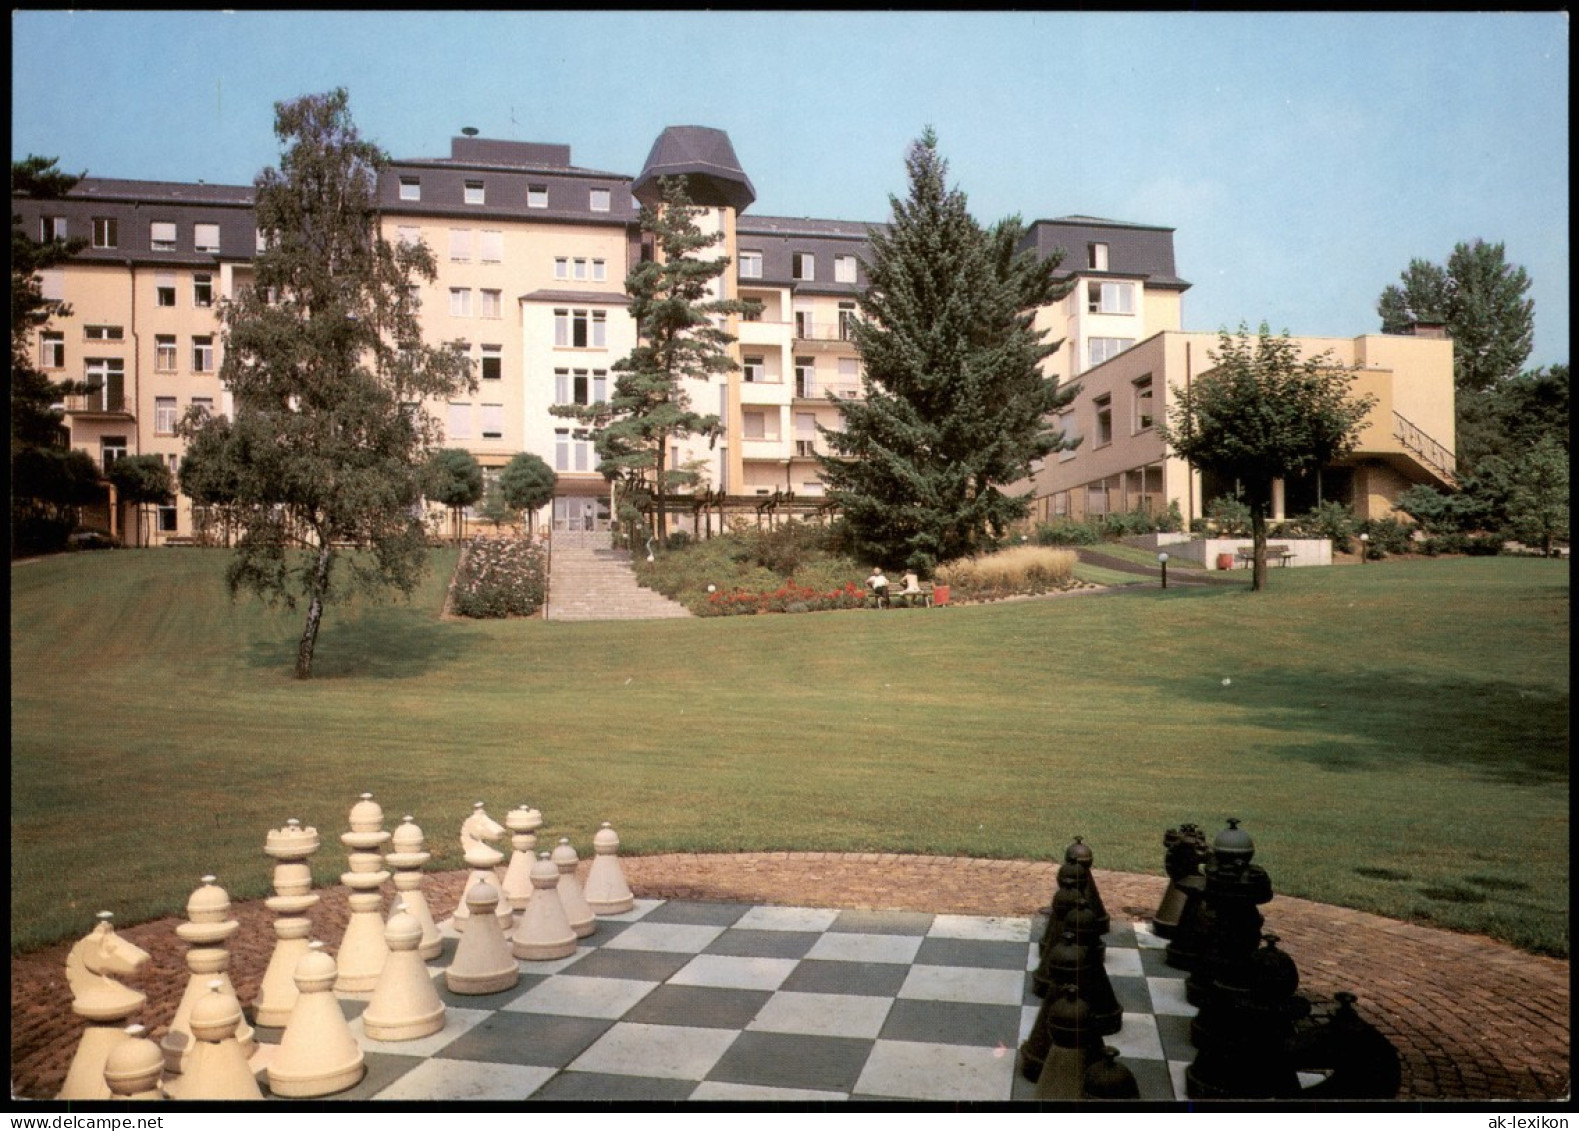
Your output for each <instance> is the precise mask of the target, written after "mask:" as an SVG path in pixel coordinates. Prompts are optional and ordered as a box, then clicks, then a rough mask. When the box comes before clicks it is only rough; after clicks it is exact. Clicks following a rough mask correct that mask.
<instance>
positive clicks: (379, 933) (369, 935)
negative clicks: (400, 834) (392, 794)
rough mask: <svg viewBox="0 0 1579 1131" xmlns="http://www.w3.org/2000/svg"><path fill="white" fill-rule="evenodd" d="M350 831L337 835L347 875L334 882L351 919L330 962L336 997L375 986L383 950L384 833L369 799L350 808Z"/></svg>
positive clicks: (376, 807)
mask: <svg viewBox="0 0 1579 1131" xmlns="http://www.w3.org/2000/svg"><path fill="white" fill-rule="evenodd" d="M350 825H351V831H350V832H347V833H342V834H341V835H340V843H341V844H343V845H345V846H346V847H347V848H349V849H350V850H351V853H350V855H349V856H348V857H347V864H348V866H349V868H350V870H349V871H347V872H343V873H341V875H340V882H341V883H342V884H344V885H345V886H346V887H348V888H350V889H351V894H350V896H349V897H348V898H347V899H346V902H347V903H348V904H350V906H351V918H350V919H349V921H347V923H346V925H345V934H344V935H342V936H340V953H339V955H338V957H337V958H336V960H335V964H336V967H337V969H338V970H339V977H338V980H337V981H336V982H335V984H334V988H335V990H336V992H338V993H344V994H362V993H367V992H368V991H369V990H371V989H372V988H373V986H374V985H376V984H377V982H378V974H379V971H381V970H382V969H383V968H384V960H385V959H386V958H387V957H388V955H389V948H388V947H387V946H385V945H384V895H383V891H382V888H383V886H384V882H385V881H386V880H388V879H389V872H388V871H386V870H385V869H384V866H383V865H384V858H383V857H382V856H381V855H379V850H380V849H382V848H383V847H384V845H385V844H386V843H387V842H388V841H389V834H388V833H387V832H385V831H384V810H383V809H382V808H381V807H380V806H379V804H378V802H376V801H374V800H373V795H372V794H371V793H364V794H362V798H361V800H360V801H358V802H357V803H356V804H355V805H353V806H351V815H350Z"/></svg>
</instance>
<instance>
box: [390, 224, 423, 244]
mask: <svg viewBox="0 0 1579 1131" xmlns="http://www.w3.org/2000/svg"><path fill="white" fill-rule="evenodd" d="M395 233H396V236H395V238H396V239H398V240H399V241H400V242H401V243H402V244H404V245H405V246H406V247H415V246H417V244H419V243H421V242H422V229H421V228H416V227H412V226H410V225H406V224H402V225H401V226H400V227H398V228H396V229H395Z"/></svg>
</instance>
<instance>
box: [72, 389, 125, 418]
mask: <svg viewBox="0 0 1579 1131" xmlns="http://www.w3.org/2000/svg"><path fill="white" fill-rule="evenodd" d="M66 411H67V412H129V411H130V409H128V408H127V405H126V394H125V393H123V392H118V391H115V390H111V389H104V388H98V389H91V390H89V391H88V392H86V393H68V394H67V395H66Z"/></svg>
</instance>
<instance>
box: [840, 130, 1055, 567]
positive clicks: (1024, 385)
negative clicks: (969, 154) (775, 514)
mask: <svg viewBox="0 0 1579 1131" xmlns="http://www.w3.org/2000/svg"><path fill="white" fill-rule="evenodd" d="M906 165H907V168H908V171H909V178H910V195H909V198H908V199H907V200H904V201H901V200H899V199H898V198H895V197H891V198H890V200H891V204H892V209H893V220H892V223H891V224H890V225H889V228H888V230H887V231H886V232H881V231H874V232H873V233H872V236H871V242H870V250H871V262H870V263H869V264H868V265H867V271H868V277H869V280H870V285H869V287H868V289H867V291H866V293H865V294H863V295H862V296H861V298H860V311H861V318H860V319H859V320H858V321H857V322H856V324H855V326H854V329H853V331H852V333H853V337H854V340H855V344H856V347H857V348H858V349H859V350H860V353H861V359H862V363H863V370H864V372H863V376H862V384H863V390H864V394H865V395H864V397H863V398H862V399H860V400H855V401H848V400H847V401H840V402H838V403H839V408H840V411H841V413H842V415H843V429H842V430H829V429H824V430H823V435H824V436H825V438H826V440H827V443H828V446H829V448H830V450H831V452H832V454H830V455H828V456H823V457H820V463H821V465H822V475H823V480H824V481H825V482H826V483H827V485H828V494H829V497H830V498H831V499H832V500H834V501H836V502H837V503H838V504H839V505H840V507H841V509H842V510H843V512H844V516H845V518H846V519H847V520H848V522H849V524H850V527H851V529H852V532H853V533H854V535H855V538H856V541H857V548H858V550H859V551H860V552H862V553H863V554H865V555H866V556H868V557H870V558H873V559H875V560H878V561H881V562H885V563H887V564H889V565H890V566H893V565H898V564H902V565H904V566H907V567H909V568H913V569H916V570H919V571H922V572H930V571H931V569H932V568H933V567H934V566H935V565H937V564H938V563H940V562H945V561H949V560H951V559H954V558H959V557H963V556H967V555H970V554H974V553H977V552H979V551H981V550H983V549H986V548H988V547H989V546H990V544H991V542H992V541H993V540H994V539H995V538H997V537H1001V536H1002V534H1003V533H1004V532H1005V531H1006V529H1007V527H1008V526H1009V525H1010V524H1011V523H1013V522H1015V521H1017V520H1019V519H1021V518H1024V517H1025V515H1026V514H1027V513H1029V494H1028V493H1026V494H1018V495H1016V494H1010V493H1008V491H1007V488H1008V486H1009V485H1010V484H1013V483H1016V482H1019V481H1022V480H1024V479H1025V478H1026V477H1027V476H1028V475H1029V474H1030V472H1031V469H1032V468H1031V464H1032V461H1033V460H1036V459H1040V458H1041V457H1043V456H1046V455H1047V454H1049V453H1050V452H1053V451H1056V450H1058V449H1059V448H1061V447H1062V446H1064V443H1065V442H1064V441H1063V439H1062V437H1061V436H1060V435H1059V433H1058V432H1057V431H1056V430H1055V429H1053V428H1052V427H1051V426H1050V425H1049V423H1048V421H1049V418H1050V414H1052V413H1053V412H1055V411H1056V410H1058V409H1060V408H1062V407H1063V406H1064V405H1066V404H1068V403H1069V401H1070V400H1072V399H1073V397H1074V396H1075V394H1076V392H1077V391H1078V390H1077V388H1076V387H1075V386H1066V387H1062V388H1060V387H1059V385H1058V384H1057V382H1056V381H1055V380H1052V379H1049V378H1047V377H1044V376H1043V375H1042V372H1041V363H1042V361H1043V360H1044V359H1045V358H1047V357H1048V356H1049V355H1051V354H1052V353H1053V352H1054V351H1055V350H1056V349H1057V343H1048V342H1045V341H1044V340H1043V335H1042V333H1041V332H1040V331H1038V330H1036V329H1034V327H1033V325H1032V322H1033V319H1034V316H1035V312H1036V309H1037V308H1038V307H1040V306H1042V305H1044V304H1046V303H1049V302H1054V301H1056V300H1058V299H1060V298H1062V297H1064V295H1066V294H1067V293H1068V291H1069V288H1070V286H1072V283H1064V284H1060V283H1057V282H1056V281H1055V280H1054V277H1053V276H1054V272H1055V270H1056V269H1057V266H1058V259H1057V258H1056V257H1050V258H1048V259H1045V260H1038V259H1037V258H1036V257H1035V256H1034V255H1032V254H1030V253H1027V252H1021V251H1019V250H1018V249H1019V244H1020V240H1021V236H1022V234H1023V229H1022V227H1021V224H1020V221H1019V219H1018V218H1017V217H1016V218H1010V219H1007V220H1004V221H1002V222H1001V223H999V224H998V225H996V226H995V227H993V228H992V229H991V230H984V229H983V228H982V227H981V226H980V225H979V224H977V222H976V221H975V220H974V219H973V218H972V217H971V215H970V213H969V211H968V210H967V208H966V200H965V195H964V194H963V193H962V192H960V191H959V190H958V189H950V188H949V187H948V185H947V183H946V174H947V171H948V166H947V163H946V162H945V161H944V160H943V159H942V157H940V156H939V155H938V152H937V139H936V137H935V135H934V134H933V133H932V131H931V130H928V131H927V132H926V133H925V134H924V135H923V137H922V138H921V140H920V141H919V142H917V143H915V144H914V145H912V146H911V149H910V152H909V154H908V157H907V160H906Z"/></svg>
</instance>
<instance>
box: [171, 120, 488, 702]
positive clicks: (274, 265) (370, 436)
mask: <svg viewBox="0 0 1579 1131" xmlns="http://www.w3.org/2000/svg"><path fill="white" fill-rule="evenodd" d="M274 132H275V135H276V136H277V137H278V138H279V141H280V145H281V148H282V155H281V161H280V168H279V169H277V170H276V169H273V168H269V169H265V170H264V171H263V172H262V173H261V174H259V176H258V178H257V181H256V185H257V225H258V229H259V231H260V232H261V233H262V236H263V241H264V245H265V249H264V250H262V251H260V252H259V253H258V255H257V258H256V259H255V260H254V261H253V267H254V275H253V286H252V287H251V288H248V289H246V290H244V291H242V293H241V294H240V295H238V297H237V299H236V301H234V302H232V303H228V304H226V308H225V310H224V313H223V319H224V330H225V358H224V362H223V365H222V367H221V371H220V378H221V380H222V381H223V382H224V384H225V386H226V387H227V388H228V389H230V391H231V393H232V394H233V397H234V401H235V418H234V419H233V420H228V421H227V420H226V419H225V418H223V417H205V416H203V415H202V414H191V415H189V416H188V418H187V420H186V421H185V422H183V425H182V433H183V435H184V436H185V437H186V439H187V440H188V442H189V447H188V452H187V460H186V464H185V465H184V470H183V479H185V480H187V481H188V482H189V483H190V484H192V485H193V489H195V490H198V491H200V493H201V494H202V495H203V497H204V498H205V499H206V500H209V501H211V502H213V503H214V504H215V505H221V506H223V507H225V508H226V510H227V518H229V519H231V520H232V521H233V522H234V523H235V525H236V526H237V527H238V528H239V529H240V530H241V532H242V533H241V537H240V539H239V541H238V542H237V545H236V553H235V557H234V558H233V559H232V561H231V564H230V568H229V571H228V580H229V583H230V587H231V591H232V592H233V593H234V592H237V591H240V590H248V591H251V592H254V593H256V594H258V595H260V596H262V597H263V598H265V599H267V600H269V601H271V602H272V601H276V600H278V601H282V602H283V603H284V604H285V605H286V606H287V607H290V608H294V607H295V606H296V602H297V601H298V600H303V601H305V603H306V605H307V616H306V622H305V624H304V626H303V629H302V635H301V640H300V643H299V645H298V647H297V655H296V675H297V677H298V678H300V679H306V678H308V677H309V676H310V675H311V674H312V662H313V651H314V648H315V646H316V643H317V639H318V629H319V626H320V624H321V622H322V618H323V613H324V608H325V606H326V605H327V604H328V603H330V602H331V601H334V600H336V599H339V598H341V597H342V596H344V594H345V592H346V591H347V590H348V589H357V590H362V591H365V592H369V593H373V594H379V593H382V592H383V591H385V590H387V589H391V588H392V589H395V590H398V591H400V592H403V593H408V594H409V593H410V592H411V591H412V590H413V589H414V588H415V587H416V585H417V582H418V581H419V580H420V578H421V575H422V570H423V565H424V558H425V553H426V538H425V534H424V531H423V527H422V522H421V518H420V508H419V507H418V503H419V501H420V499H421V494H422V482H423V479H422V472H423V468H424V462H425V456H426V452H427V450H428V449H429V448H430V447H431V445H432V443H433V442H434V441H435V440H436V439H437V437H438V423H437V421H435V420H434V419H433V418H432V416H431V415H430V414H429V413H428V412H427V411H426V410H425V408H424V407H423V405H424V403H425V402H428V401H429V400H431V399H435V398H442V397H447V396H451V395H454V394H455V393H457V392H458V391H460V390H461V389H462V388H465V387H467V386H470V387H472V388H475V379H474V378H473V377H472V376H471V375H470V372H469V363H468V362H467V360H466V359H465V357H464V356H463V355H461V354H460V353H458V352H457V351H455V350H454V349H450V348H435V347H431V346H428V345H426V344H424V342H423V339H422V331H421V326H420V324H419V323H418V319H417V304H416V301H415V299H414V298H413V297H412V291H413V287H412V284H413V283H414V282H415V281H416V280H417V279H427V280H431V279H433V278H434V277H435V275H436V268H435V266H434V262H433V255H432V252H431V251H430V250H429V249H428V248H427V246H426V245H424V244H416V245H407V244H404V243H400V244H395V245H392V244H390V243H389V242H388V241H387V240H385V239H384V238H383V237H382V235H381V234H380V229H379V212H378V203H377V201H378V198H377V185H378V172H379V169H380V168H381V167H382V166H383V165H384V163H385V162H386V160H387V159H386V158H385V156H384V154H383V153H382V152H381V151H380V150H379V149H378V147H377V146H375V145H373V144H372V143H371V142H368V141H365V140H363V139H362V137H361V135H360V134H359V133H358V131H357V129H356V126H355V125H354V123H353V122H352V120H351V111H350V99H349V96H348V95H347V94H346V92H345V91H344V90H343V89H342V90H336V91H333V92H331V93H329V94H323V95H309V96H307V97H303V98H299V99H296V100H294V101H291V102H284V103H278V104H276V106H275V125H274ZM348 548H349V550H350V552H347V551H348ZM341 565H343V566H344V569H343V571H342V570H339V569H337V567H339V566H341ZM343 578H349V582H350V584H349V585H346V584H344V582H343V580H342V579H343Z"/></svg>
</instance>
